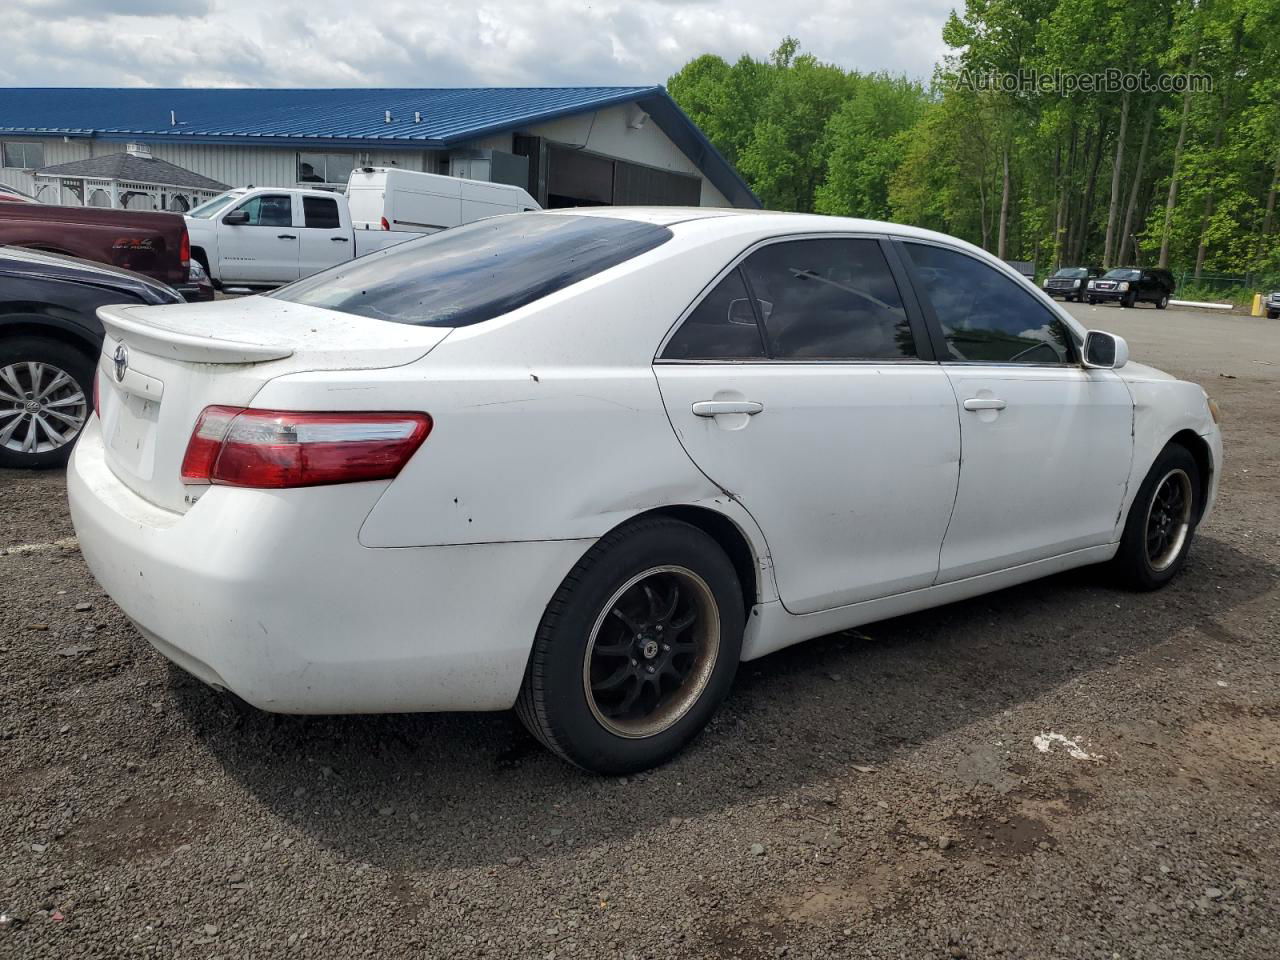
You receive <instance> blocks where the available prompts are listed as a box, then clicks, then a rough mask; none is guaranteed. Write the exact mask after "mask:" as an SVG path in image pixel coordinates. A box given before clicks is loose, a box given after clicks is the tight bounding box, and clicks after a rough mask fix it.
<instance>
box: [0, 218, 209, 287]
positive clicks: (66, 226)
mask: <svg viewBox="0 0 1280 960" xmlns="http://www.w3.org/2000/svg"><path fill="white" fill-rule="evenodd" d="M0 244H8V245H9V246H15V247H28V248H30V249H32V250H43V251H45V252H47V253H60V254H63V255H64V256H69V257H79V258H81V259H82V260H95V261H97V262H98V263H105V264H108V265H110V266H114V267H122V268H124V269H126V270H132V271H134V272H135V273H141V274H144V275H146V276H148V277H151V279H153V280H157V281H159V282H160V283H162V284H166V285H168V286H170V287H173V288H174V289H176V290H177V291H178V292H179V293H181V294H183V296H185V297H186V298H188V299H191V300H202V299H209V298H210V297H211V296H212V292H213V291H212V287H211V286H210V285H208V284H201V283H200V282H199V280H198V279H197V281H196V282H192V280H191V269H190V266H191V251H190V242H189V239H188V237H187V227H186V224H185V223H184V222H183V219H182V215H181V214H177V213H157V212H155V211H151V210H147V211H142V210H114V209H110V208H105V207H64V206H55V205H53V204H44V203H3V204H0Z"/></svg>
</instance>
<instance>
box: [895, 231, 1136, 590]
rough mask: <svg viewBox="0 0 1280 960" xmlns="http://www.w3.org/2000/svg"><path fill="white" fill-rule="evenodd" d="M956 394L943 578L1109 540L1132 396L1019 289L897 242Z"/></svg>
mask: <svg viewBox="0 0 1280 960" xmlns="http://www.w3.org/2000/svg"><path fill="white" fill-rule="evenodd" d="M902 249H903V251H904V259H905V260H906V261H907V262H908V264H909V265H910V267H911V269H912V273H913V276H914V278H915V284H916V289H917V292H918V294H919V299H920V301H921V304H922V306H923V307H924V309H925V313H926V315H927V316H928V318H929V322H930V326H931V330H932V334H933V336H934V349H935V351H936V352H937V354H938V355H939V356H941V357H942V358H943V359H942V367H943V369H944V370H945V371H946V373H947V375H948V376H949V377H950V378H951V382H952V383H953V384H954V386H955V393H956V397H957V399H958V400H959V402H960V428H961V434H960V439H961V446H962V448H963V450H964V463H963V466H962V467H961V470H960V488H959V492H958V494H957V496H956V503H955V511H954V514H953V516H952V518H951V524H950V526H949V527H948V529H947V536H946V539H945V541H944V542H943V544H942V555H941V560H940V568H939V574H938V580H939V582H946V581H950V580H960V579H964V578H966V577H971V576H977V575H979V574H983V573H990V572H992V571H995V570H1001V569H1005V568H1008V567H1013V566H1017V565H1019V564H1022V563H1028V562H1031V561H1034V560H1040V559H1043V558H1046V557H1051V556H1055V555H1057V554H1062V553H1068V552H1071V551H1073V550H1079V549H1083V548H1085V547H1091V546H1097V545H1099V544H1104V543H1109V542H1111V541H1112V540H1113V539H1114V537H1115V533H1116V526H1117V520H1118V518H1119V515H1120V508H1121V504H1122V503H1123V501H1124V495H1125V487H1126V484H1127V482H1128V477H1129V464H1130V460H1131V458H1132V455H1133V436H1132V430H1133V402H1132V399H1131V397H1130V394H1129V390H1128V388H1127V387H1126V386H1125V384H1124V382H1123V381H1122V380H1121V379H1120V377H1119V376H1118V375H1117V374H1116V373H1115V372H1113V371H1111V370H1089V369H1085V368H1084V367H1083V366H1082V365H1081V364H1080V360H1079V355H1078V348H1077V345H1076V344H1075V342H1074V341H1073V338H1072V336H1071V334H1070V331H1069V330H1068V329H1067V328H1066V326H1065V325H1064V324H1063V322H1062V321H1061V320H1059V319H1058V317H1057V316H1056V315H1055V314H1054V313H1053V312H1052V311H1051V310H1050V309H1049V308H1048V307H1046V306H1045V305H1044V304H1043V303H1042V302H1041V301H1040V299H1039V298H1038V297H1036V296H1035V295H1033V294H1032V293H1031V291H1029V290H1027V289H1026V287H1025V285H1024V284H1021V283H1020V282H1019V281H1017V280H1015V279H1014V278H1013V277H1010V276H1008V275H1007V274H1005V273H1003V272H1001V271H998V270H997V269H996V268H994V267H993V266H991V265H990V264H988V263H986V262H984V261H982V260H980V259H978V258H977V257H975V256H973V255H971V254H969V253H967V252H965V251H962V250H959V249H956V248H952V247H948V246H944V245H942V244H934V243H925V242H917V241H911V242H904V243H902Z"/></svg>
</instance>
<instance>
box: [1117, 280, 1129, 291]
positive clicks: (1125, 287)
mask: <svg viewBox="0 0 1280 960" xmlns="http://www.w3.org/2000/svg"><path fill="white" fill-rule="evenodd" d="M1118 289H1120V290H1128V289H1129V281H1128V280H1121V281H1120V286H1119V288H1118Z"/></svg>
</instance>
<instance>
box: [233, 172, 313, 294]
mask: <svg viewBox="0 0 1280 960" xmlns="http://www.w3.org/2000/svg"><path fill="white" fill-rule="evenodd" d="M232 210H243V211H244V212H245V213H247V214H248V215H249V221H248V223H243V224H230V223H221V222H220V223H219V224H218V260H219V263H220V266H221V272H222V281H223V283H225V284H231V285H234V284H237V283H251V284H271V285H276V284H282V283H290V282H292V281H294V280H297V279H298V230H297V228H296V227H295V226H294V219H293V197H292V196H290V195H289V194H287V193H279V194H276V193H260V194H257V195H256V196H253V197H250V198H249V199H248V200H246V201H244V202H243V203H241V204H239V205H237V206H235V207H232ZM227 212H228V213H230V212H231V211H227Z"/></svg>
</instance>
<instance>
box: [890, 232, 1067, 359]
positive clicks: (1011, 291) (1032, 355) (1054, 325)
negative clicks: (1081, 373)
mask: <svg viewBox="0 0 1280 960" xmlns="http://www.w3.org/2000/svg"><path fill="white" fill-rule="evenodd" d="M903 246H904V247H905V248H906V249H907V251H908V253H909V255H910V257H911V260H912V262H913V263H914V264H915V269H916V276H917V278H918V280H919V282H920V285H921V286H922V288H923V290H922V292H923V293H924V295H925V296H926V297H928V299H929V302H930V303H931V304H932V306H933V311H934V313H935V314H937V317H938V323H939V324H940V325H941V327H942V332H943V335H944V336H945V338H946V342H947V354H948V359H950V360H961V361H969V362H973V363H1058V364H1065V363H1070V362H1071V356H1072V354H1071V346H1070V344H1071V337H1070V334H1069V333H1068V332H1067V329H1066V327H1065V326H1064V325H1063V323H1062V321H1061V320H1059V319H1058V318H1057V317H1056V316H1054V315H1053V313H1051V312H1050V311H1049V309H1048V308H1047V307H1045V305H1044V304H1042V303H1040V302H1039V301H1038V300H1037V299H1036V298H1035V297H1034V296H1033V295H1032V294H1031V292H1030V291H1028V290H1025V289H1023V288H1022V287H1021V286H1019V285H1018V284H1017V283H1016V282H1015V281H1014V280H1012V279H1011V278H1009V277H1007V276H1005V275H1004V274H1002V273H1000V272H998V271H996V270H994V269H993V268H991V267H989V266H988V265H987V264H985V263H983V262H982V261H980V260H978V259H976V258H975V257H971V256H969V255H968V254H964V253H960V252H959V251H958V250H948V249H946V248H944V247H935V246H932V245H929V244H923V243H904V244H903Z"/></svg>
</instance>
